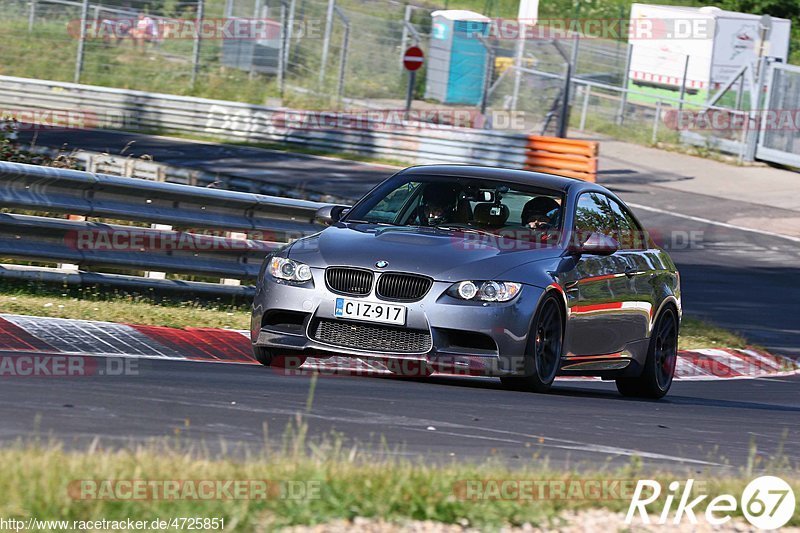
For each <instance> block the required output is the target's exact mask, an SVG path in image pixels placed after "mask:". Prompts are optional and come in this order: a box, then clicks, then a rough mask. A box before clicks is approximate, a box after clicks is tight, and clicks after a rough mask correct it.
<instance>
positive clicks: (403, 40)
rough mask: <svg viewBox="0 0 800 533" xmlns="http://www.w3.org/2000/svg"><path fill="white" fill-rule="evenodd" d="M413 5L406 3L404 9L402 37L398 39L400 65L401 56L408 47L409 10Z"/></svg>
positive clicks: (412, 8)
mask: <svg viewBox="0 0 800 533" xmlns="http://www.w3.org/2000/svg"><path fill="white" fill-rule="evenodd" d="M413 10H414V6H412V5H409V4H406V11H405V14H404V15H403V37H402V38H401V40H400V65H401V66H402V65H403V56H404V55H405V53H406V48H408V25H409V24H411V12H412V11H413Z"/></svg>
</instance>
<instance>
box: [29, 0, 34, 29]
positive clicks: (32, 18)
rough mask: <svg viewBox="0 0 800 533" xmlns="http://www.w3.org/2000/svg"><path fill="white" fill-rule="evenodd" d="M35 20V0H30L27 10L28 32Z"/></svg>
mask: <svg viewBox="0 0 800 533" xmlns="http://www.w3.org/2000/svg"><path fill="white" fill-rule="evenodd" d="M35 22H36V0H31V4H30V11H28V33H30V32H32V31H33V24H34V23H35Z"/></svg>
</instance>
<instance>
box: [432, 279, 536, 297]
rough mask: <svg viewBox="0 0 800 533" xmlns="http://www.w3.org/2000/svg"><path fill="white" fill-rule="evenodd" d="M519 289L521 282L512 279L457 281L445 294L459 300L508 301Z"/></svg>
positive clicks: (520, 288)
mask: <svg viewBox="0 0 800 533" xmlns="http://www.w3.org/2000/svg"><path fill="white" fill-rule="evenodd" d="M520 290H522V284H521V283H516V282H514V281H459V282H458V283H454V284H453V285H452V286H451V287H450V288H449V289H447V294H449V295H450V296H453V297H455V298H458V299H459V300H473V301H481V302H508V301H510V300H513V299H514V298H516V296H517V295H518V294H519V291H520Z"/></svg>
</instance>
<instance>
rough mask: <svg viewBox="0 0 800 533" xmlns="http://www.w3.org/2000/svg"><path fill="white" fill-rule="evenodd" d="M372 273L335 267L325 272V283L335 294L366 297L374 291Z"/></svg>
mask: <svg viewBox="0 0 800 533" xmlns="http://www.w3.org/2000/svg"><path fill="white" fill-rule="evenodd" d="M372 279H373V275H372V272H370V271H369V270H360V269H357V268H341V267H334V268H329V269H328V270H326V271H325V282H326V283H327V284H328V288H329V289H330V290H332V291H333V292H338V293H340V294H351V295H353V296H364V295H366V294H369V292H370V291H371V290H372Z"/></svg>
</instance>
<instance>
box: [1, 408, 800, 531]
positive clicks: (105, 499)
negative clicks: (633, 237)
mask: <svg viewBox="0 0 800 533" xmlns="http://www.w3.org/2000/svg"><path fill="white" fill-rule="evenodd" d="M187 426H188V421H187ZM306 431H307V427H306V426H305V423H304V422H303V420H302V417H301V416H300V415H298V417H297V422H296V423H293V424H292V427H290V428H289V430H287V433H286V434H285V435H284V439H283V444H282V445H271V444H270V442H271V441H270V440H269V439H265V444H264V445H263V448H262V449H261V450H260V451H259V452H257V453H251V454H246V455H239V456H238V458H235V459H234V458H231V456H230V455H228V456H227V457H226V454H227V453H228V452H230V451H231V450H225V451H224V452H223V453H222V454H212V453H210V452H208V451H198V449H197V448H195V449H193V450H191V449H187V445H185V444H182V443H181V441H180V440H179V439H171V440H169V441H157V442H152V443H150V444H146V445H140V446H136V447H132V448H130V449H117V450H111V449H102V447H100V446H98V445H97V443H96V442H95V443H94V444H92V445H91V446H90V448H89V449H88V450H86V451H66V450H64V449H63V448H62V447H61V446H60V445H58V444H55V443H45V444H41V443H33V444H26V445H23V444H16V445H12V446H10V447H6V448H3V449H1V450H0V461H2V464H3V465H5V466H4V468H3V470H2V473H0V491H2V493H3V495H4V497H3V499H2V501H0V516H3V517H5V518H6V519H8V518H16V519H19V520H25V519H27V518H30V517H36V518H39V519H60V520H70V521H72V520H78V521H81V520H98V519H106V520H126V519H128V518H133V519H136V520H147V521H152V520H153V519H156V518H160V519H169V518H170V517H198V518H222V519H224V523H225V530H226V531H230V530H237V531H257V530H262V531H263V530H266V531H270V530H273V529H275V528H279V527H282V526H289V525H295V524H319V523H327V522H330V521H333V520H337V519H344V520H348V521H352V520H354V519H356V518H359V517H365V518H381V519H383V520H385V521H388V522H396V523H402V522H404V521H409V520H432V521H436V522H443V523H448V524H458V525H461V526H466V527H477V528H481V529H483V530H486V529H489V530H494V529H497V528H500V527H502V526H505V525H512V526H520V525H524V524H532V525H537V526H544V527H547V526H552V525H553V524H554V523H555V521H556V520H557V519H558V517H559V515H561V514H562V513H564V512H566V511H570V510H580V509H588V508H604V509H608V510H610V511H616V512H625V511H626V510H627V507H628V505H629V503H630V500H631V497H632V495H633V491H634V488H635V486H636V483H637V480H639V479H642V478H648V479H655V480H658V481H659V482H660V483H661V484H662V487H664V491H666V488H665V487H666V486H667V485H668V484H669V482H670V481H672V480H682V481H681V483H682V487H683V483H685V479H686V478H687V477H689V478H693V479H694V480H695V492H694V493H693V496H697V495H699V494H708V495H709V497H708V499H707V500H706V501H710V500H711V498H713V497H714V496H717V495H719V494H733V495H734V497H735V498H737V499H738V498H739V495H741V493H742V490H743V488H744V487H745V485H746V484H747V483H748V482H749V481H750V480H751V479H752V478H753V477H756V476H757V475H759V474H758V472H761V471H762V470H763V471H776V472H780V475H781V477H782V478H783V479H785V480H786V481H787V482H789V483H790V484H791V485H792V486H793V488H794V490H795V492H798V491H800V473H798V471H797V469H796V467H793V466H790V465H788V464H787V463H786V461H785V460H781V459H780V458H769V457H761V458H760V459H759V457H760V456H759V455H758V453H757V451H756V449H755V446H752V447H751V460H750V461H749V462H748V465H747V466H745V467H743V468H741V469H735V468H731V469H730V470H729V472H730V473H728V474H720V473H719V472H713V473H712V472H698V471H696V470H692V471H689V470H687V471H686V472H675V471H672V472H660V473H659V472H652V471H650V472H648V471H647V470H646V469H644V467H643V466H642V462H641V460H640V459H639V458H636V457H634V458H633V459H632V460H631V461H630V463H629V464H627V465H626V466H624V467H621V468H611V467H608V466H603V465H602V464H601V465H599V466H598V465H593V466H591V467H589V469H581V468H564V467H558V468H554V467H550V466H549V465H548V462H547V460H546V458H544V457H543V456H542V455H541V454H540V452H539V451H538V443H536V442H532V443H530V446H529V447H530V450H531V455H530V457H529V458H522V459H520V461H519V462H520V463H521V465H520V464H515V465H514V466H509V465H507V464H504V463H502V462H500V461H498V460H491V459H490V460H487V461H484V462H481V463H466V462H460V463H456V462H451V463H444V464H436V463H431V462H426V461H423V460H421V459H420V460H410V459H403V458H398V456H397V455H393V454H391V453H381V454H375V453H374V452H363V451H361V450H362V447H356V446H353V447H349V446H344V445H343V444H342V441H341V439H337V438H335V437H331V438H326V439H322V440H319V441H317V442H316V443H315V444H311V443H310V442H309V441H307V440H306V439H305V435H306ZM387 451H388V450H387ZM233 455H234V456H235V455H237V454H233ZM130 480H138V481H139V482H145V483H147V482H153V483H154V484H155V485H154V486H156V487H160V488H159V489H157V490H156V492H153V493H151V494H155V495H156V496H155V497H153V496H149V497H148V496H146V494H147V493H142V494H140V495H139V496H140V497H139V498H137V499H133V498H132V497H131V496H129V494H130V492H123V491H124V490H125V489H124V488H123V487H124V486H123V485H122V484H121V483H119V482H125V481H130ZM192 480H194V481H192ZM200 480H203V481H213V482H214V483H215V486H219V485H218V483H217V482H219V483H225V482H228V481H231V482H232V483H235V482H239V483H240V485H239V486H240V487H242V486H244V487H245V489H243V491H242V492H241V493H240V496H243V497H240V498H226V497H219V496H218V495H223V496H224V494H225V493H224V490H211V491H207V492H204V493H199V492H198V494H201V495H200V496H197V495H195V496H194V497H192V496H191V491H189V487H195V486H197V485H196V484H195V483H196V482H197V481H200ZM256 481H257V482H258V483H255V482H256ZM168 482H177V483H181V485H180V487H181V488H180V489H179V490H178V491H177V492H173V493H171V494H172V495H171V496H167V497H164V496H161V495H160V494H163V492H161V490H162V489H163V487H165V486H167V485H166V484H165V483H168ZM598 482H600V483H602V482H606V485H605V486H606V487H607V489H602V490H599V491H598V490H597V489H596V488H595V489H591V487H592V486H595V487H597V485H598ZM525 483H529V485H527V486H529V487H530V486H536V487H544V488H543V489H541V490H542V491H543V492H539V489H535V490H532V489H524V490H521V492H520V494H521V495H522V497H520V496H517V495H516V494H514V493H508V492H507V493H505V495H503V493H500V492H498V490H499V487H525V486H526V485H525ZM533 483H538V485H533ZM610 483H616V485H609V484H610ZM264 486H266V487H267V489H266V490H265V491H264V490H259V489H258V488H257V487H264ZM290 487H291V488H290ZM558 487H561V488H560V489H559V488H558ZM592 490H593V491H594V492H592ZM559 491H560V492H559ZM565 491H566V492H565ZM509 494H510V496H509ZM142 495H145V496H144V497H142ZM665 496H666V492H662V495H661V498H659V500H657V501H656V502H655V503H654V504H652V506H649V507H648V511H650V512H651V516H652V515H654V514H656V513H658V512H660V511H661V509H663V505H664V502H665ZM701 507H702V506H701ZM671 512H672V513H674V505H673V507H672V511H671ZM700 513H702V511H700ZM732 514H733V515H734V516H742V514H741V508H740V507H739V506H737V509H736V510H735V511H734V512H733V513H732ZM700 519H701V520H702V517H701V518H700ZM790 524H794V525H797V524H800V516H798V515H797V514H795V516H794V517H793V519H792V521H791V522H790Z"/></svg>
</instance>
